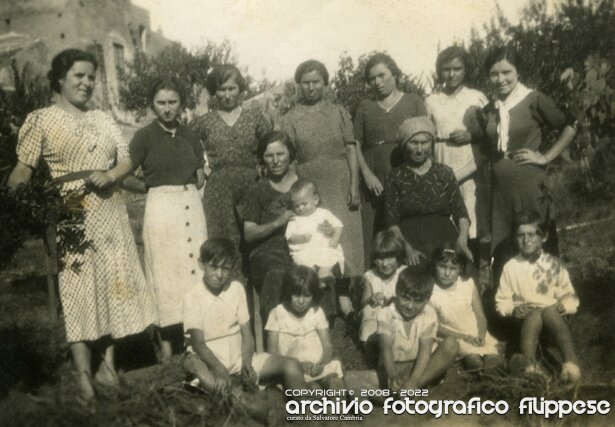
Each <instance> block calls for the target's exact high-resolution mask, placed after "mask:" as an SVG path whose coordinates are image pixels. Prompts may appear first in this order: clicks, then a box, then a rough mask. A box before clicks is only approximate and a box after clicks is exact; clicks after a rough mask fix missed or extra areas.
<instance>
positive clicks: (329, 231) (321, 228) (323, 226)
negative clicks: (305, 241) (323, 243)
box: [316, 220, 337, 246]
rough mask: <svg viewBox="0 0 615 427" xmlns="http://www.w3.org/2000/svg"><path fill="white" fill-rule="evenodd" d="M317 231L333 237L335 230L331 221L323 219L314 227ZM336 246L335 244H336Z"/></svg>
mask: <svg viewBox="0 0 615 427" xmlns="http://www.w3.org/2000/svg"><path fill="white" fill-rule="evenodd" d="M316 229H317V230H318V232H319V233H321V234H322V235H323V236H325V237H327V238H331V237H333V233H334V232H335V231H334V229H333V226H332V225H331V223H330V222H329V221H327V220H324V221H323V222H322V223H320V224H318V227H316ZM336 246H337V245H336Z"/></svg>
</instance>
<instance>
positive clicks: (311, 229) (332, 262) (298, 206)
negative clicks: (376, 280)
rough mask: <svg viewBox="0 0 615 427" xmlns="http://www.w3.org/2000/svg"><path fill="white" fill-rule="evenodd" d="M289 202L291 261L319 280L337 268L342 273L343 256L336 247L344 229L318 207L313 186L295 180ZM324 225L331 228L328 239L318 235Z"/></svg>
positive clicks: (318, 199)
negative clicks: (327, 224)
mask: <svg viewBox="0 0 615 427" xmlns="http://www.w3.org/2000/svg"><path fill="white" fill-rule="evenodd" d="M290 202H291V206H292V209H293V212H294V213H295V216H294V217H293V218H292V219H291V220H290V221H289V222H288V225H287V226H286V241H287V242H288V248H289V249H290V255H291V256H292V258H293V261H295V263H296V264H299V265H305V266H306V267H310V268H315V269H316V271H317V272H318V277H320V278H325V277H331V276H333V267H335V266H336V265H338V266H339V268H340V270H341V272H342V273H343V271H344V252H343V251H342V247H341V246H340V244H339V241H340V237H341V236H342V227H343V225H342V223H341V222H340V220H339V219H337V218H336V217H335V216H334V215H333V214H332V213H331V212H329V211H328V210H327V209H323V208H319V207H318V204H319V203H320V197H319V196H318V190H317V189H316V185H315V184H314V183H313V182H312V181H308V180H307V179H299V180H297V181H296V182H295V183H294V184H293V185H292V187H290ZM324 223H329V224H330V225H331V226H332V229H333V234H332V235H331V236H326V235H325V234H324V233H323V232H322V231H320V229H319V228H320V227H321V226H322V224H324Z"/></svg>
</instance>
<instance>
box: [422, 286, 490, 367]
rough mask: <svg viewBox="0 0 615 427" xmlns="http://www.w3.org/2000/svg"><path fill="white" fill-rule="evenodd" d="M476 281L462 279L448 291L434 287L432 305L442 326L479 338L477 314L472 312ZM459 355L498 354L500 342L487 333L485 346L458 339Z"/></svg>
mask: <svg viewBox="0 0 615 427" xmlns="http://www.w3.org/2000/svg"><path fill="white" fill-rule="evenodd" d="M474 287H475V285H474V281H473V280H472V279H471V278H469V279H467V280H463V279H462V278H461V277H460V278H459V279H457V281H456V282H455V283H454V284H453V285H452V286H450V287H449V288H447V289H442V288H441V287H439V286H437V285H436V286H434V290H433V294H432V295H431V305H432V306H433V307H434V309H435V310H436V313H438V322H439V323H440V325H442V326H444V327H446V328H448V329H450V330H452V331H454V332H458V333H461V334H466V335H471V336H473V337H476V336H478V322H477V320H476V314H475V313H474V310H472V294H473V292H474ZM457 342H458V343H459V354H460V355H461V356H465V355H468V354H479V355H481V356H484V355H486V354H498V353H499V351H498V345H499V344H498V341H497V340H496V339H495V338H494V337H493V336H491V334H489V332H487V334H486V335H485V343H484V345H482V346H480V347H477V346H474V345H472V344H470V343H468V342H466V341H464V340H462V339H458V340H457Z"/></svg>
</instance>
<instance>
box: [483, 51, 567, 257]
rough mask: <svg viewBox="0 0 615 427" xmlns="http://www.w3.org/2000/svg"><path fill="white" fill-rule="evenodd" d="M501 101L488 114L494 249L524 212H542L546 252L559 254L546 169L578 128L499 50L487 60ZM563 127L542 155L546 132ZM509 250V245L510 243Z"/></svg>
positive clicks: (513, 53)
mask: <svg viewBox="0 0 615 427" xmlns="http://www.w3.org/2000/svg"><path fill="white" fill-rule="evenodd" d="M485 68H486V69H487V72H488V74H489V81H490V83H491V85H492V86H493V89H494V91H495V95H496V98H495V99H494V100H492V101H491V102H490V103H489V104H488V105H487V106H486V107H485V109H484V110H483V113H484V114H483V118H482V122H483V123H482V124H483V127H484V131H485V133H486V135H487V137H488V143H489V144H488V151H489V155H490V159H491V166H492V177H493V178H492V192H493V194H492V197H493V200H492V210H491V250H492V252H495V250H496V248H497V247H498V245H500V244H501V243H502V242H505V241H506V240H507V238H508V237H509V236H510V234H511V232H512V225H513V221H514V217H515V215H516V214H517V213H519V212H521V211H523V210H531V211H536V212H539V213H540V214H541V215H542V217H543V219H544V220H545V221H547V223H549V224H550V225H551V226H550V236H549V241H548V242H547V245H546V246H545V248H546V249H547V250H549V251H551V252H555V253H556V252H557V240H556V235H555V223H554V217H553V205H552V199H551V196H550V194H549V191H548V187H547V186H546V185H545V178H546V171H545V166H546V165H547V164H548V163H550V162H551V161H552V160H554V159H555V158H557V156H559V154H560V153H561V152H562V151H563V150H564V149H565V148H566V147H567V146H568V145H569V144H570V142H572V139H573V138H574V135H575V129H574V127H573V126H571V125H568V123H570V122H569V121H568V120H567V117H566V116H565V115H564V113H562V112H561V111H560V110H559V109H558V108H557V107H556V106H555V103H554V102H553V101H552V100H551V99H550V98H549V97H547V96H545V95H543V94H542V93H540V92H538V91H535V90H531V89H528V88H527V87H525V86H524V85H523V84H522V83H521V82H520V81H519V68H520V58H519V55H518V54H517V53H516V51H515V50H513V49H512V48H509V47H500V48H496V49H494V50H492V51H491V52H490V53H489V55H488V56H487V59H486V61H485ZM549 128H550V129H562V130H561V132H560V134H559V138H558V139H557V141H556V142H555V143H554V144H553V145H552V146H551V148H549V149H548V150H546V151H544V152H541V151H540V150H541V149H542V148H543V147H542V142H543V133H544V132H545V130H546V129H549ZM505 246H506V245H505Z"/></svg>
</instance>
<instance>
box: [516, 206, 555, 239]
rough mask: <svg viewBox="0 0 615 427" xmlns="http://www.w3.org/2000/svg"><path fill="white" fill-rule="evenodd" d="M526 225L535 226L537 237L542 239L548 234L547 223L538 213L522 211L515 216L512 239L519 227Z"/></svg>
mask: <svg viewBox="0 0 615 427" xmlns="http://www.w3.org/2000/svg"><path fill="white" fill-rule="evenodd" d="M528 224H536V228H537V232H538V235H539V236H542V237H544V236H546V235H547V233H548V232H549V228H548V225H547V222H546V221H545V219H544V218H543V217H542V215H540V213H538V212H537V211H534V210H523V211H521V212H519V213H518V214H517V215H516V216H515V221H514V228H513V237H514V235H515V233H516V232H517V230H518V229H519V227H520V226H522V225H528Z"/></svg>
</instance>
